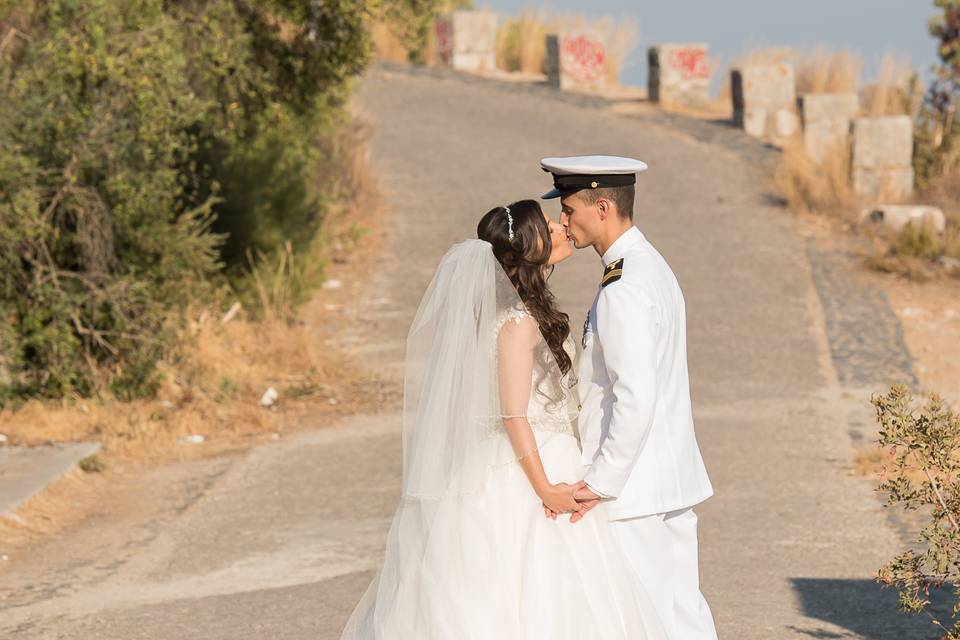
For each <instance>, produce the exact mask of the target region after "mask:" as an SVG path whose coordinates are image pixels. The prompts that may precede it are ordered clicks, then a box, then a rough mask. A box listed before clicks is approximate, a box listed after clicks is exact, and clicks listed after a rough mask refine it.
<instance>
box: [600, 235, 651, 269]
mask: <svg viewBox="0 0 960 640" xmlns="http://www.w3.org/2000/svg"><path fill="white" fill-rule="evenodd" d="M641 240H643V232H641V231H640V229H637V228H636V227H633V226H631V227H630V228H629V229H627V230H626V231H624V232H623V233H622V234H620V237H619V238H617V239H616V240H614V241H613V244H612V245H610V246H609V247H608V248H607V250H606V252H604V254H603V257H602V258H601V260H602V261H603V266H604V268H606V266H607V265H608V264H610V263H611V262H613V261H614V260H616V259H617V258H620V257H622V256H623V253H624V251H626V250H627V249H628V248H629V247H632V246H633V245H635V244H637V243H639V242H640V241H641Z"/></svg>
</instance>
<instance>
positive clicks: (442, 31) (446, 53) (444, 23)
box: [433, 19, 453, 64]
mask: <svg viewBox="0 0 960 640" xmlns="http://www.w3.org/2000/svg"><path fill="white" fill-rule="evenodd" d="M433 38H434V45H435V47H436V52H437V57H438V58H439V59H440V62H441V63H442V64H450V60H451V59H452V58H453V23H451V22H450V21H449V20H443V19H440V20H437V21H436V22H434V25H433Z"/></svg>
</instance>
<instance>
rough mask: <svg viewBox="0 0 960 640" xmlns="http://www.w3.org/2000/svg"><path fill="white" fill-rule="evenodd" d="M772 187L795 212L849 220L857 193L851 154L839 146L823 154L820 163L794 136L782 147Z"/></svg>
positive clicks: (851, 219)
mask: <svg viewBox="0 0 960 640" xmlns="http://www.w3.org/2000/svg"><path fill="white" fill-rule="evenodd" d="M773 180H774V187H775V189H776V191H777V193H779V194H780V196H781V197H783V198H784V199H785V200H786V201H787V204H788V205H789V207H790V208H791V209H792V210H793V211H796V212H800V213H807V214H814V215H825V216H829V217H831V218H833V219H835V220H839V221H843V222H847V223H852V222H854V221H855V220H854V211H855V209H856V197H855V196H854V193H853V189H852V186H851V184H850V154H849V152H848V150H847V149H846V148H845V146H840V147H838V148H836V149H834V150H832V151H830V152H828V153H825V154H824V158H823V162H822V163H821V164H817V163H815V162H814V161H813V160H811V159H810V157H809V156H808V155H807V152H806V150H805V149H804V146H803V143H802V141H800V140H795V141H793V142H791V143H789V144H788V145H787V146H786V147H785V148H784V149H783V156H782V159H781V161H780V164H779V165H778V166H777V168H776V170H775V172H774V178H773Z"/></svg>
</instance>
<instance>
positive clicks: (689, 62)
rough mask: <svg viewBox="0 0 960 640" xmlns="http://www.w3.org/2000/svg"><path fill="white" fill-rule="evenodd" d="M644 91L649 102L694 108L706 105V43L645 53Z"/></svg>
mask: <svg viewBox="0 0 960 640" xmlns="http://www.w3.org/2000/svg"><path fill="white" fill-rule="evenodd" d="M647 63H648V72H647V89H648V96H649V98H650V100H651V101H652V102H657V103H660V104H662V105H664V106H670V105H691V106H697V105H702V104H704V103H706V102H707V100H708V97H709V91H710V65H709V59H708V57H707V45H706V44H660V45H656V46H654V47H650V49H649V50H648V51H647Z"/></svg>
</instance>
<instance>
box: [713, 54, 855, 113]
mask: <svg viewBox="0 0 960 640" xmlns="http://www.w3.org/2000/svg"><path fill="white" fill-rule="evenodd" d="M781 63H787V64H790V65H791V66H793V69H794V74H795V77H796V87H797V95H800V94H803V93H853V92H855V91H856V90H857V86H858V84H859V82H860V74H861V72H862V69H863V60H862V59H861V57H860V55H859V54H857V53H856V52H854V51H850V50H846V49H841V50H839V51H834V50H832V49H830V48H828V47H822V46H821V47H816V48H814V49H813V50H810V51H803V50H800V49H794V48H790V47H771V48H766V49H753V50H750V51H747V52H746V53H742V54H740V55H738V56H736V57H734V58H733V60H732V61H731V64H730V65H729V67H728V69H727V73H726V78H727V80H726V81H725V82H724V86H723V88H722V89H721V94H720V97H721V98H723V99H726V100H730V98H731V94H730V82H729V78H730V70H731V69H736V68H739V67H744V66H750V65H774V64H781Z"/></svg>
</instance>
